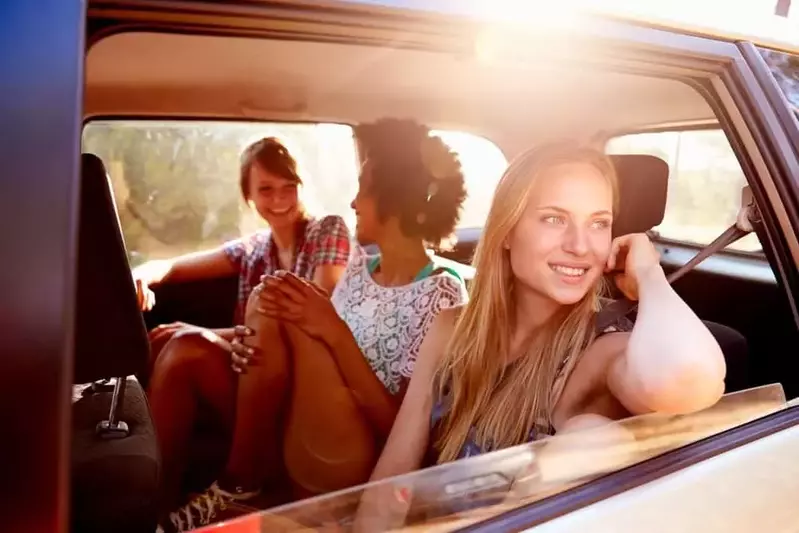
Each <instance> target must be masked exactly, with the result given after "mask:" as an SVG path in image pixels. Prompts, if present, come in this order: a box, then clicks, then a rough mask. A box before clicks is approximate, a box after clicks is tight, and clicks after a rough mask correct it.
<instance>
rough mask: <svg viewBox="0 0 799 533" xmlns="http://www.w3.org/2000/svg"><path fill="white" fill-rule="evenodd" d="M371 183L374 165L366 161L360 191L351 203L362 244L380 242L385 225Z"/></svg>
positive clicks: (357, 233)
mask: <svg viewBox="0 0 799 533" xmlns="http://www.w3.org/2000/svg"><path fill="white" fill-rule="evenodd" d="M371 183H372V165H371V164H370V163H369V161H366V162H364V164H363V166H362V167H361V175H360V176H359V177H358V193H357V194H356V195H355V198H354V199H353V200H352V203H350V207H351V208H352V209H353V210H354V211H355V238H356V239H358V242H360V243H361V244H374V243H376V242H378V241H379V240H380V235H381V233H382V231H383V226H384V222H382V221H381V220H380V217H379V216H378V214H377V201H376V199H375V196H374V194H372V192H371V189H370V187H371Z"/></svg>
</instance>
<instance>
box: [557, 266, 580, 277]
mask: <svg viewBox="0 0 799 533" xmlns="http://www.w3.org/2000/svg"><path fill="white" fill-rule="evenodd" d="M550 267H551V268H552V270H554V271H555V272H557V273H558V274H563V275H564V276H574V277H577V276H582V275H583V274H585V271H586V270H587V269H585V268H574V267H567V266H563V265H550Z"/></svg>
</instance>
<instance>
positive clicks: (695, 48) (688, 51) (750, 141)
mask: <svg viewBox="0 0 799 533" xmlns="http://www.w3.org/2000/svg"><path fill="white" fill-rule="evenodd" d="M248 9H251V11H252V12H253V13H256V12H259V13H260V14H261V15H262V19H261V20H260V21H259V24H261V25H262V26H263V27H262V28H261V29H260V30H257V29H254V28H253V25H250V26H247V27H245V25H244V24H243V23H242V24H241V26H240V27H236V26H235V25H236V24H237V22H236V21H235V19H232V18H231V19H227V22H225V24H228V26H226V27H225V28H221V29H220V28H219V27H214V26H210V27H207V28H202V27H200V26H199V25H197V21H198V20H200V19H202V17H201V16H200V15H199V14H196V13H195V14H194V15H196V18H195V20H194V21H193V23H192V21H190V20H189V19H190V16H189V15H188V14H184V16H185V18H186V20H184V21H183V22H182V23H181V22H180V21H179V20H177V18H179V17H177V18H176V20H173V21H172V22H170V23H169V29H170V31H191V32H194V33H208V34H219V33H225V34H230V35H245V34H249V36H251V37H252V36H256V37H257V36H259V35H262V36H267V35H269V36H275V35H279V34H280V33H279V32H280V31H281V30H279V29H277V28H276V27H268V26H269V20H268V17H266V16H265V15H266V14H267V13H271V12H277V11H279V10H280V9H281V8H280V7H278V6H270V7H266V6H264V7H263V8H262V7H255V6H251V7H249V8H248ZM342 10H343V8H342ZM243 11H244V7H243V6H242V12H243ZM376 11H377V12H378V20H380V21H382V22H385V23H386V26H384V29H385V30H387V31H386V33H385V34H381V35H377V33H378V32H376V31H375V30H374V29H373V28H370V31H371V33H370V34H369V35H366V33H367V32H366V31H365V30H364V32H363V33H358V30H356V29H355V28H357V24H354V25H353V35H350V36H348V37H347V38H348V39H351V42H359V43H363V42H369V43H370V44H373V45H380V44H382V45H389V44H390V43H391V39H390V37H391V35H390V34H391V32H390V30H391V29H396V28H397V27H402V28H405V29H408V28H409V26H410V25H412V24H415V23H421V24H422V27H427V28H432V27H434V26H433V25H430V24H429V23H430V22H431V21H432V22H441V21H442V20H444V21H447V18H446V17H442V16H441V15H436V16H432V15H429V16H428V15H423V14H419V13H412V14H411V15H409V16H407V17H401V16H397V17H392V16H390V15H391V13H393V14H394V15H406V14H408V13H407V12H406V11H404V10H402V9H394V10H393V12H392V10H389V9H388V8H386V7H384V6H380V7H379V8H376ZM292 12H293V13H298V12H300V11H298V9H297V8H296V7H295V8H293V11H292ZM369 14H370V10H369V9H368V8H361V9H359V10H358V11H356V12H354V13H352V18H350V19H347V21H346V22H361V23H362V26H363V27H367V26H368V23H369V22H370V21H371V22H372V23H374V19H372V20H370V18H369ZM302 15H303V16H305V17H308V16H309V13H306V12H302ZM311 15H318V16H321V17H324V16H326V15H325V14H324V13H322V12H313V13H312V14H311ZM333 15H336V16H337V15H341V13H340V12H336V13H333V14H332V15H331V16H333ZM117 16H120V17H123V19H124V11H117ZM131 20H136V22H137V23H138V24H139V26H138V27H139V28H150V29H153V28H155V29H160V30H161V31H163V30H164V27H163V26H160V27H159V25H158V24H157V23H152V24H150V25H148V24H147V23H146V22H142V20H143V17H141V16H140V17H139V18H136V19H131ZM203 20H207V21H211V17H210V16H207V17H206V18H205V19H203ZM595 21H596V24H595V25H593V26H590V27H588V28H582V30H581V31H582V33H581V35H580V37H581V38H591V39H595V40H598V41H601V43H602V44H603V46H604V47H603V49H602V50H600V52H599V54H598V60H599V61H602V62H603V63H605V62H607V63H609V64H613V65H615V66H617V67H619V68H624V69H625V70H627V71H628V72H631V73H643V74H646V73H651V71H652V69H651V65H650V67H649V68H647V62H646V60H647V58H649V60H650V62H651V58H652V55H653V54H658V53H659V54H663V55H664V56H665V57H668V59H669V61H668V63H669V68H668V69H664V68H663V65H662V63H661V64H660V66H661V68H660V69H659V71H658V72H659V74H660V75H665V76H668V77H677V78H680V79H683V81H686V82H688V83H690V84H691V85H692V86H694V87H695V88H696V89H697V90H699V91H700V92H701V93H702V94H703V95H705V97H706V98H707V99H708V102H709V103H710V104H711V106H713V109H714V111H715V112H716V114H717V115H718V116H719V118H720V123H722V127H723V128H724V129H725V131H727V132H728V133H729V134H731V136H732V138H733V139H734V140H735V142H732V141H731V144H732V145H733V149H734V150H735V151H736V153H739V152H740V153H741V154H742V155H743V156H744V157H743V158H744V160H745V164H744V165H742V166H743V170H744V173H745V175H746V176H747V180H748V181H749V182H750V184H751V185H752V186H753V194H754V195H755V198H756V200H757V201H758V203H759V204H760V205H762V211H763V213H762V214H763V221H764V225H765V227H766V228H767V231H768V234H769V237H770V239H769V244H770V245H771V246H773V248H774V249H775V251H776V253H775V257H776V259H777V263H778V265H777V266H778V268H779V272H778V276H779V279H780V282H781V284H782V287H783V289H784V291H785V292H786V294H787V295H788V298H789V299H790V300H791V304H792V311H793V316H794V319H795V321H797V323H799V314H798V313H797V308H796V304H795V302H794V300H793V297H792V293H794V292H796V291H797V288H799V280H798V279H797V277H799V276H797V272H796V271H797V264H799V241H797V238H796V234H797V229H798V228H799V216H797V213H799V209H797V207H798V206H799V190H797V188H796V187H795V185H792V183H793V182H796V181H797V180H799V172H798V171H797V170H796V169H797V168H799V157H797V154H796V152H795V149H794V148H792V147H790V146H789V144H788V143H789V136H788V134H787V133H786V132H785V129H784V128H783V127H782V124H781V123H780V121H779V119H778V117H777V114H776V112H775V110H774V108H773V107H772V106H771V105H769V101H768V99H767V98H766V97H765V95H764V92H763V88H762V86H761V85H760V84H759V82H758V80H757V78H756V77H755V76H754V75H753V73H752V71H751V70H750V69H749V67H748V65H747V63H746V62H745V61H744V59H743V58H742V56H741V54H740V52H739V50H738V48H737V47H736V45H735V43H733V42H730V41H723V40H714V39H709V38H704V37H698V36H693V35H687V34H680V33H675V32H673V31H670V30H664V29H662V28H660V29H657V28H653V27H647V26H645V25H641V24H633V23H630V22H624V21H618V20H612V19H610V18H607V17H596V18H595ZM450 22H452V21H450ZM457 22H459V21H457V20H455V21H454V23H453V24H450V25H449V26H448V27H441V26H437V25H436V26H435V27H436V28H437V29H436V32H435V33H434V32H430V33H429V34H427V35H421V32H416V33H413V34H412V35H407V36H405V37H404V40H403V44H404V45H409V44H410V43H412V44H413V45H414V46H420V47H423V48H426V49H431V50H434V51H449V52H451V51H452V50H453V49H452V41H448V40H447V37H449V38H454V37H455V36H457V34H458V31H459V30H463V27H462V26H461V27H458V24H457ZM425 23H428V24H427V25H425ZM181 24H182V25H181ZM342 24H343V23H342ZM120 25H121V26H124V20H123V21H122V22H121V23H120ZM96 28H97V33H93V34H92V35H91V36H90V37H91V38H96V37H97V35H100V34H101V33H105V34H109V33H113V32H114V31H115V30H114V28H113V27H112V25H108V24H104V23H102V22H101V23H98V24H97V26H96ZM284 31H285V30H284ZM460 37H461V38H462V37H463V36H462V35H461V36H460ZM303 38H306V39H310V40H313V39H317V38H325V36H323V35H316V34H314V33H313V31H312V30H309V31H308V32H307V33H305V34H303ZM554 53H558V51H555V52H554ZM688 56H690V57H688ZM708 72H712V75H711V76H708V75H707V73H708ZM696 75H701V76H700V78H701V79H699V80H692V77H693V76H696ZM716 91H718V94H717V93H716ZM790 187H794V188H790ZM763 244H764V247H765V246H766V243H763ZM786 412H787V413H790V416H789V418H791V417H796V416H797V411H796V409H790V410H788V411H786ZM786 416H787V415H786ZM777 422H778V420H775V419H774V418H766V419H763V420H761V421H758V422H757V423H758V424H762V426H758V427H762V428H764V429H766V430H769V431H777V430H779V425H778V424H777ZM793 422H795V420H794V418H791V423H793ZM747 427H748V426H741V427H740V428H735V429H734V430H731V431H732V432H737V433H735V434H741V432H743V431H744V430H745V429H746V428H747ZM761 436H762V435H761ZM721 438H722V435H719V436H715V437H711V438H709V439H707V442H709V443H711V444H712V443H713V442H716V441H718V440H719V439H721ZM758 438H759V437H758ZM678 452H679V450H676V451H675V453H678ZM664 457H665V456H664ZM672 457H673V456H672ZM642 464H643V463H642ZM631 468H635V467H631ZM584 487H585V490H588V489H590V488H591V487H593V485H591V484H588V485H586V486H584ZM605 490H608V489H605ZM603 494H606V492H603V491H599V492H598V495H597V497H599V498H602V497H605V496H603ZM550 503H551V504H552V506H551V508H550V510H549V511H548V512H550V513H553V512H557V508H558V506H561V507H562V506H563V504H564V503H565V502H564V501H563V499H560V500H558V499H557V496H556V497H555V499H553V500H552V502H550ZM506 514H507V513H506ZM503 516H504V515H503Z"/></svg>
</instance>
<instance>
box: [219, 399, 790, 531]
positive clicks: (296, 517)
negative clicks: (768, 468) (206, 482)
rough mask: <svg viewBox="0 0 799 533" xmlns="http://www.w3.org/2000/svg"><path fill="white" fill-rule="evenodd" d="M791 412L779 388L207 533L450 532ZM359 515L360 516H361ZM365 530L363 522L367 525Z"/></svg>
mask: <svg viewBox="0 0 799 533" xmlns="http://www.w3.org/2000/svg"><path fill="white" fill-rule="evenodd" d="M786 407H787V404H786V399H785V394H784V392H783V389H782V387H781V386H780V385H767V386H763V387H758V388H754V389H749V390H746V391H742V392H737V393H731V394H727V395H725V396H724V397H723V398H722V399H721V400H720V401H719V402H718V403H717V404H716V405H714V406H713V407H711V408H709V409H706V410H704V411H701V412H698V413H694V414H690V415H680V416H673V415H663V414H649V415H642V416H637V417H632V418H628V419H626V420H622V421H618V422H614V423H612V424H609V425H607V426H603V427H599V428H595V429H590V430H584V431H581V432H576V433H572V434H568V435H561V436H555V437H551V438H547V439H543V440H540V441H536V442H534V443H531V444H526V445H521V446H516V447H513V448H508V449H505V450H500V451H497V452H493V453H489V454H485V455H481V456H477V457H471V458H468V459H463V460H460V461H455V462H452V463H448V464H444V465H439V466H435V467H431V468H427V469H424V470H420V471H418V472H414V473H411V474H407V475H404V476H398V477H395V478H390V479H386V480H383V481H379V482H375V483H370V484H366V485H362V486H359V487H354V488H351V489H347V490H343V491H340V492H336V493H332V494H328V495H325V496H320V497H316V498H311V499H308V500H303V501H300V502H296V503H292V504H289V505H285V506H282V507H277V508H274V509H272V510H270V511H266V512H262V513H260V514H255V515H250V516H247V517H244V518H241V519H238V520H234V521H231V522H228V523H224V524H219V525H215V526H211V527H209V528H206V529H204V530H203V531H216V532H220V533H222V532H233V531H300V530H302V531H307V530H308V529H304V528H319V529H315V530H320V531H353V530H354V529H353V528H354V525H355V518H356V514H357V515H358V520H359V524H358V525H359V526H365V527H364V529H363V530H367V531H386V530H392V531H409V532H410V531H427V532H429V531H451V530H453V529H455V528H460V527H464V526H468V525H472V524H475V523H478V522H481V521H483V520H487V519H491V518H493V517H496V516H498V515H501V514H502V513H505V512H507V511H510V510H513V509H516V508H519V507H521V506H524V505H528V504H530V503H534V502H536V501H539V500H542V499H544V498H546V497H549V496H554V495H557V494H558V493H561V492H563V491H565V490H567V489H569V488H572V487H575V486H577V485H581V484H584V483H588V482H591V481H592V480H594V479H597V478H599V477H600V476H602V475H604V474H608V473H610V472H614V471H618V470H620V469H622V468H625V467H627V466H630V465H632V464H635V463H639V462H641V461H644V460H646V459H649V458H652V457H655V456H657V455H660V454H664V453H667V452H669V451H672V450H675V449H677V448H680V447H683V446H686V445H688V444H691V443H693V442H696V441H699V440H701V439H704V438H706V437H709V436H711V435H716V434H718V433H721V432H723V431H725V430H727V429H731V428H733V427H736V426H739V425H741V424H745V423H747V422H750V421H752V420H755V419H757V418H760V417H763V416H766V415H768V414H771V413H774V412H776V411H779V410H782V409H785V408H786ZM359 507H361V508H360V510H359ZM361 520H363V522H360V521H361Z"/></svg>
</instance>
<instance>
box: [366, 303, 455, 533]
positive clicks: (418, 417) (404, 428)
mask: <svg viewBox="0 0 799 533" xmlns="http://www.w3.org/2000/svg"><path fill="white" fill-rule="evenodd" d="M457 312H458V308H450V309H446V310H443V311H441V313H440V314H439V315H438V316H437V317H436V318H435V320H434V321H433V323H432V324H431V325H430V329H429V330H428V332H427V335H425V338H424V341H423V342H422V346H421V347H420V349H419V356H418V358H417V360H416V366H415V368H414V371H413V376H412V377H411V380H410V383H409V385H408V390H407V392H406V394H405V398H404V399H403V401H402V405H401V406H400V410H399V412H398V413H397V418H396V420H395V421H394V425H393V427H392V428H391V432H390V434H389V436H388V440H387V441H386V445H385V447H384V448H383V453H382V454H381V455H380V459H378V461H377V465H376V466H375V469H374V471H373V473H372V477H371V481H377V480H381V479H385V478H389V477H393V476H397V475H400V474H406V473H408V472H413V471H415V470H418V469H419V468H420V467H421V466H422V462H423V460H424V457H425V453H426V452H427V448H428V446H429V443H430V416H431V412H432V409H433V400H434V393H435V391H434V390H433V378H434V376H435V372H436V369H437V366H438V361H439V358H440V356H441V354H442V353H443V352H444V350H445V348H446V345H447V343H448V342H449V338H450V335H451V334H452V329H453V326H454V323H455V317H456V316H457ZM394 497H395V495H394V492H393V490H392V488H391V487H388V486H384V487H381V486H379V485H378V486H376V487H372V488H369V489H366V490H365V492H364V494H363V497H362V498H361V504H360V507H359V509H358V513H357V517H356V521H355V531H380V530H384V529H386V528H387V527H388V523H389V522H393V521H395V520H401V519H402V517H401V516H394V515H396V514H397V509H396V505H394V504H395V503H396V502H394V501H393V499H394ZM400 512H401V511H400ZM388 515H391V516H388Z"/></svg>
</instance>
